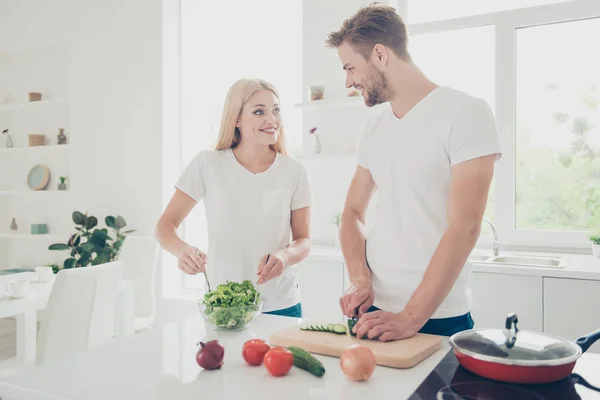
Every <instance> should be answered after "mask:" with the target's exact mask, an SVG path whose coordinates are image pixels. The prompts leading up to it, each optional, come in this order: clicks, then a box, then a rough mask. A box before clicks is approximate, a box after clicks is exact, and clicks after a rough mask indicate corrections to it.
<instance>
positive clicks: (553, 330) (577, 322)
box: [544, 278, 600, 353]
mask: <svg viewBox="0 0 600 400" xmlns="http://www.w3.org/2000/svg"><path fill="white" fill-rule="evenodd" d="M599 304H600V281H588V280H583V279H564V278H544V332H546V333H549V334H551V335H558V336H562V337H564V338H566V339H570V340H575V339H577V338H578V337H581V336H583V335H585V334H587V333H589V332H591V331H594V330H596V329H600V311H598V305H599ZM588 352H593V353H600V342H596V344H594V345H593V346H592V347H591V348H590V349H589V350H588Z"/></svg>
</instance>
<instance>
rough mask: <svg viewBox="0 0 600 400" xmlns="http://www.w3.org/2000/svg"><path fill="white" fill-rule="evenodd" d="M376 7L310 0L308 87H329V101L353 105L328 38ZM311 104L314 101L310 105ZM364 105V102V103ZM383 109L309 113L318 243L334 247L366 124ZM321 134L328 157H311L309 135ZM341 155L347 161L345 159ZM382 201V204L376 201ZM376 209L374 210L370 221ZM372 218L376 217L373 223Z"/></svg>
mask: <svg viewBox="0 0 600 400" xmlns="http://www.w3.org/2000/svg"><path fill="white" fill-rule="evenodd" d="M369 3H371V2H370V1H365V0H328V1H327V2H322V1H320V0H304V15H303V16H304V20H303V22H304V26H303V28H304V36H303V40H304V41H303V77H302V81H303V85H304V88H305V92H306V93H307V94H308V88H309V86H311V85H318V86H324V87H325V100H341V101H343V100H347V97H346V94H347V93H348V91H349V89H346V88H345V86H344V85H345V73H344V71H343V70H342V64H341V62H340V60H339V58H338V56H337V51H336V50H335V49H330V48H326V47H325V40H326V39H327V35H328V34H329V33H330V32H332V31H335V30H338V29H339V28H340V27H341V26H342V23H343V22H344V20H345V19H347V18H349V17H350V16H352V14H354V13H355V12H356V11H358V9H359V8H360V7H361V6H363V5H366V4H369ZM307 100H308V96H307V97H306V98H305V100H304V101H307ZM359 101H360V100H359ZM379 110H380V106H377V107H373V108H368V107H367V106H365V105H358V106H356V105H353V106H350V107H341V108H336V107H327V108H324V107H310V108H303V121H302V122H303V141H304V146H303V149H304V152H305V156H304V157H303V161H304V162H305V163H306V165H307V167H308V169H309V171H310V174H311V181H312V184H313V188H314V193H315V202H314V205H313V218H312V238H313V243H315V244H329V245H333V244H334V236H335V235H336V231H335V226H334V225H333V224H332V223H331V219H332V216H333V215H334V214H335V213H337V212H339V211H341V209H342V206H343V202H344V198H345V196H346V191H347V189H348V186H349V184H350V180H351V179H352V175H353V173H354V171H355V169H356V158H355V153H356V142H357V140H358V136H359V134H360V132H361V129H362V126H363V124H364V123H365V122H366V120H367V118H368V117H369V116H370V115H372V114H373V113H375V112H377V111H379ZM315 126H316V127H317V130H318V131H319V132H321V139H322V142H323V153H322V154H320V155H318V156H315V155H313V154H311V152H312V149H313V147H314V144H313V143H314V138H313V137H312V136H310V135H309V133H308V131H309V130H310V129H311V128H312V127H315ZM340 154H341V155H342V156H340ZM375 201H376V200H375ZM373 212H375V208H374V207H371V208H370V209H369V213H368V215H367V217H368V218H369V217H370V216H371V215H372V213H373ZM369 219H370V218H369Z"/></svg>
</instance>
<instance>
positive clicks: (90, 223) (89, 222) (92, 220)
mask: <svg viewBox="0 0 600 400" xmlns="http://www.w3.org/2000/svg"><path fill="white" fill-rule="evenodd" d="M96 225H98V218H96V217H93V216H92V217H87V219H86V220H85V229H87V230H88V231H89V230H90V229H92V228H93V227H95V226H96Z"/></svg>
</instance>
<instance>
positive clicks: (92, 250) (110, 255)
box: [48, 211, 135, 269]
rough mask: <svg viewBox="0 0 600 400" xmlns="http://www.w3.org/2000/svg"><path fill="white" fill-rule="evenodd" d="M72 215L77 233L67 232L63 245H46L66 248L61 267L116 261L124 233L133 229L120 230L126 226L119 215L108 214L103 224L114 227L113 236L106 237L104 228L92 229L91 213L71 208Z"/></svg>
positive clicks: (107, 235)
mask: <svg viewBox="0 0 600 400" xmlns="http://www.w3.org/2000/svg"><path fill="white" fill-rule="evenodd" d="M72 218H73V222H74V223H75V224H76V225H78V226H76V227H75V230H76V231H77V232H76V233H75V234H73V235H71V237H70V238H69V240H68V242H67V244H65V243H54V244H52V245H50V246H49V247H48V249H49V250H69V252H70V257H69V258H67V259H66V260H65V261H64V263H63V268H64V269H69V268H79V267H85V266H88V265H90V264H91V265H99V264H104V263H107V262H111V261H114V260H117V259H118V256H119V253H120V251H121V249H122V248H123V243H124V242H125V238H126V235H127V234H129V233H131V232H135V229H131V230H128V231H125V232H121V231H120V229H122V228H123V227H125V226H126V225H127V223H126V222H125V219H124V218H123V217H121V216H118V217H116V218H115V217H113V216H112V215H109V216H107V217H106V218H105V220H104V221H105V222H106V226H107V227H108V228H111V229H112V230H114V234H115V236H116V239H113V238H112V237H111V236H109V234H108V229H106V228H102V229H99V228H96V227H97V226H98V219H97V218H96V217H94V216H92V215H90V216H88V215H87V213H86V214H83V213H81V212H79V211H74V212H73V214H72ZM94 228H95V229H94ZM92 229H93V231H92Z"/></svg>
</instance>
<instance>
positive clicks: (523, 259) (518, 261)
mask: <svg viewBox="0 0 600 400" xmlns="http://www.w3.org/2000/svg"><path fill="white" fill-rule="evenodd" d="M486 263H489V264H506V265H521V266H524V267H544V268H564V267H565V259H564V258H563V257H551V256H516V255H512V256H496V257H493V258H490V259H489V260H487V261H486Z"/></svg>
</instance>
